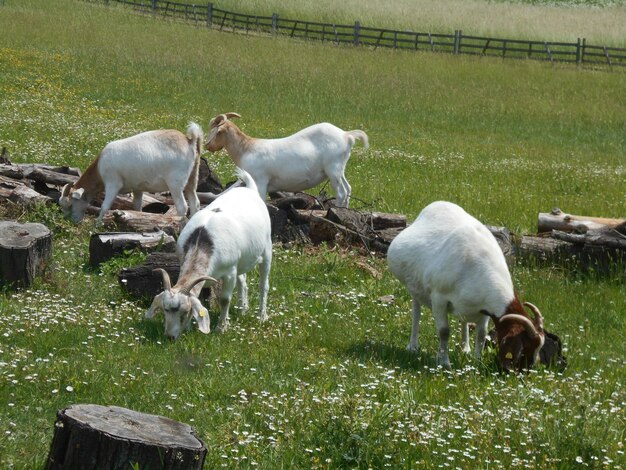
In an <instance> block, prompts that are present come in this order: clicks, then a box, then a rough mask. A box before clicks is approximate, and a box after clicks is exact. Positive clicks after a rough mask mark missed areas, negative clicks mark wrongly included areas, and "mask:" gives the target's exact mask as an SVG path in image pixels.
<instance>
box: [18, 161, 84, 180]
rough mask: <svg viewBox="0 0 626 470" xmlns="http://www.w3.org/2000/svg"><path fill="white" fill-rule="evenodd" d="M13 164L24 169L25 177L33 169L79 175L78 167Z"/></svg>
mask: <svg viewBox="0 0 626 470" xmlns="http://www.w3.org/2000/svg"><path fill="white" fill-rule="evenodd" d="M15 165H16V166H18V167H20V168H21V169H22V170H23V171H24V175H25V176H26V178H29V176H28V175H29V174H30V173H32V172H33V171H35V172H36V171H38V170H43V171H46V170H47V171H53V172H56V173H61V174H64V175H70V176H76V177H79V176H80V175H81V171H80V169H78V168H75V167H70V166H58V165H47V164H45V163H16V164H15Z"/></svg>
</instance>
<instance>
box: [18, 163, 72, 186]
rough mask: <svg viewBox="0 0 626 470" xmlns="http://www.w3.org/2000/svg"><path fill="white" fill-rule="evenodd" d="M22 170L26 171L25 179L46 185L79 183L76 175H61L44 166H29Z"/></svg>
mask: <svg viewBox="0 0 626 470" xmlns="http://www.w3.org/2000/svg"><path fill="white" fill-rule="evenodd" d="M66 168H67V167H66ZM22 170H23V171H24V178H27V179H29V180H33V181H38V182H40V183H44V184H52V185H55V186H65V185H66V184H74V183H76V181H78V176H76V175H71V174H67V173H61V172H59V171H55V170H53V169H50V168H46V167H43V166H32V167H31V166H27V167H22Z"/></svg>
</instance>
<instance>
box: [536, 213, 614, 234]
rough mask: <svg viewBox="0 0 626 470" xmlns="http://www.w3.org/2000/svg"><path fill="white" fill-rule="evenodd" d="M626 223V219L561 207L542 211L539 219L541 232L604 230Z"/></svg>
mask: <svg viewBox="0 0 626 470" xmlns="http://www.w3.org/2000/svg"><path fill="white" fill-rule="evenodd" d="M623 224H626V219H609V218H605V217H588V216H583V215H573V214H566V213H565V212H563V211H561V209H559V208H554V209H552V212H550V213H547V212H540V213H539V217H538V221H537V231H538V232H539V233H543V232H551V231H552V230H560V231H563V232H577V233H585V232H587V231H589V230H603V229H611V228H616V227H618V226H620V225H623Z"/></svg>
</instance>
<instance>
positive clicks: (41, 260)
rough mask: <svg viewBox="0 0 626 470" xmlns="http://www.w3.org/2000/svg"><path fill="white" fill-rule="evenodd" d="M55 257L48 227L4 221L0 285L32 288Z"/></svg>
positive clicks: (0, 240) (0, 225)
mask: <svg viewBox="0 0 626 470" xmlns="http://www.w3.org/2000/svg"><path fill="white" fill-rule="evenodd" d="M51 255H52V234H51V233H50V230H48V228H47V227H46V226H45V225H42V224H37V223H26V224H22V223H19V222H16V221H11V220H3V221H0V282H2V283H6V284H9V285H19V286H24V287H27V286H30V285H31V284H32V283H33V280H34V279H35V276H37V275H38V274H41V273H42V272H43V270H44V269H45V267H46V265H47V263H48V261H49V260H50V257H51Z"/></svg>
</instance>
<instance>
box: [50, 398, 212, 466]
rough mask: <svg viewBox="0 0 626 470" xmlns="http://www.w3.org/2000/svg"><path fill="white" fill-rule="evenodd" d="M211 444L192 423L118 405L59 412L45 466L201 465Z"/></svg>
mask: <svg viewBox="0 0 626 470" xmlns="http://www.w3.org/2000/svg"><path fill="white" fill-rule="evenodd" d="M206 453H207V449H206V447H205V445H204V443H203V442H202V441H201V440H200V439H198V437H197V436H196V435H195V431H194V430H193V428H192V427H191V426H189V425H187V424H183V423H179V422H178V421H174V420H171V419H169V418H165V417H163V416H157V415H149V414H145V413H139V412H136V411H132V410H128V409H126V408H120V407H117V406H100V405H72V406H70V407H68V408H66V409H64V410H61V411H59V412H58V413H57V421H56V423H55V430H54V437H53V439H52V444H51V446H50V453H49V454H48V461H47V462H46V467H45V468H46V470H57V469H64V470H68V469H81V470H82V469H94V470H96V469H97V470H100V469H129V468H135V465H137V467H138V468H141V469H144V468H146V469H147V468H150V469H185V470H187V469H196V468H197V469H201V468H202V466H203V465H204V459H205V457H206Z"/></svg>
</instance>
